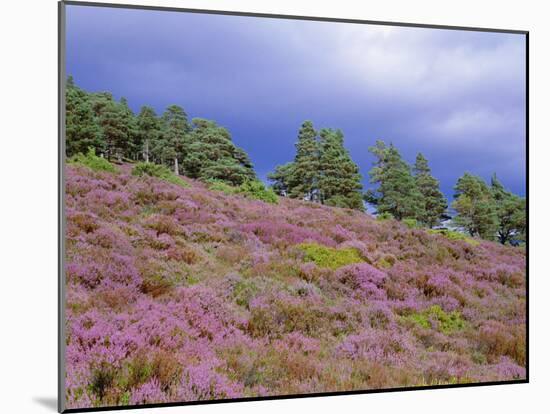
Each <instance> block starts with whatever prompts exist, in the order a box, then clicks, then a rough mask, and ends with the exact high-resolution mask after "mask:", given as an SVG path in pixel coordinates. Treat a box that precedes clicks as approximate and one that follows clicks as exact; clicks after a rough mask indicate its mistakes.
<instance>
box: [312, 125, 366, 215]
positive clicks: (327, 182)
mask: <svg viewBox="0 0 550 414" xmlns="http://www.w3.org/2000/svg"><path fill="white" fill-rule="evenodd" d="M319 149H320V158H319V179H318V190H319V191H318V192H319V197H320V201H321V203H323V204H327V205H332V206H337V207H346V208H353V209H356V210H361V211H362V210H363V209H364V207H363V200H362V197H361V190H362V189H363V186H362V184H361V175H360V174H359V167H358V166H357V164H355V163H354V162H353V160H352V159H351V157H350V155H349V152H348V151H347V150H346V149H345V147H344V135H343V134H342V131H340V130H337V131H334V130H332V129H322V130H321V131H320V148H319Z"/></svg>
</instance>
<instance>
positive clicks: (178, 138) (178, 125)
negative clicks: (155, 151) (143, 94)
mask: <svg viewBox="0 0 550 414" xmlns="http://www.w3.org/2000/svg"><path fill="white" fill-rule="evenodd" d="M162 121H163V133H162V143H161V150H160V152H161V157H162V159H163V160H164V161H166V162H171V163H172V166H173V168H174V174H176V175H179V163H180V160H181V159H182V158H183V157H184V156H185V152H186V151H187V149H186V135H187V133H188V132H189V130H190V127H189V123H188V122H187V114H186V113H185V111H184V110H183V108H182V107H180V106H177V105H170V106H169V107H168V108H166V111H165V112H164V114H163V115H162ZM168 160H170V161H168Z"/></svg>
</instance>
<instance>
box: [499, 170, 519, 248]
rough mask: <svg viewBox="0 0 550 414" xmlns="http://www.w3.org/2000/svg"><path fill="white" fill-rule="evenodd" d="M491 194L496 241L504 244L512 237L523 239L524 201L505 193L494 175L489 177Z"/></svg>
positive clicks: (507, 192)
mask: <svg viewBox="0 0 550 414" xmlns="http://www.w3.org/2000/svg"><path fill="white" fill-rule="evenodd" d="M491 193H492V194H493V198H494V200H495V203H496V210H497V217H498V229H497V237H498V241H499V242H500V243H502V244H506V242H509V241H510V240H511V239H512V238H513V237H518V238H524V237H525V234H524V233H525V230H526V203H525V199H524V198H522V197H519V196H517V195H515V194H513V193H511V192H509V191H506V190H505V188H504V186H503V185H502V183H501V182H500V181H499V180H498V178H497V176H496V174H493V176H492V177H491Z"/></svg>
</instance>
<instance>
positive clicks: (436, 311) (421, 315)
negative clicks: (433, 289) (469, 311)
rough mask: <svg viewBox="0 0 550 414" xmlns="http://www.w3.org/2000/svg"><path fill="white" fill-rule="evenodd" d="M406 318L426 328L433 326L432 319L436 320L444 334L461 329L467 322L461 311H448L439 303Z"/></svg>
mask: <svg viewBox="0 0 550 414" xmlns="http://www.w3.org/2000/svg"><path fill="white" fill-rule="evenodd" d="M404 319H405V320H408V321H411V322H413V323H415V324H416V325H419V326H421V327H423V328H426V329H428V328H431V326H432V324H431V321H436V322H437V324H438V330H439V331H440V332H442V333H444V334H449V333H452V332H455V331H459V330H461V329H464V328H465V327H466V322H465V321H464V319H462V315H461V314H460V312H458V311H453V312H451V313H447V312H445V311H444V310H443V309H441V307H440V306H439V305H433V306H430V307H429V308H428V309H424V310H423V311H422V312H417V313H413V314H411V315H408V316H406V317H404Z"/></svg>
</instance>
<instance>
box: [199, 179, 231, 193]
mask: <svg viewBox="0 0 550 414" xmlns="http://www.w3.org/2000/svg"><path fill="white" fill-rule="evenodd" d="M206 184H207V185H208V188H209V189H210V190H214V191H221V192H222V193H225V194H235V193H236V192H237V188H236V187H233V186H232V185H229V184H227V183H226V182H224V181H221V180H214V179H211V180H208V181H206Z"/></svg>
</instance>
